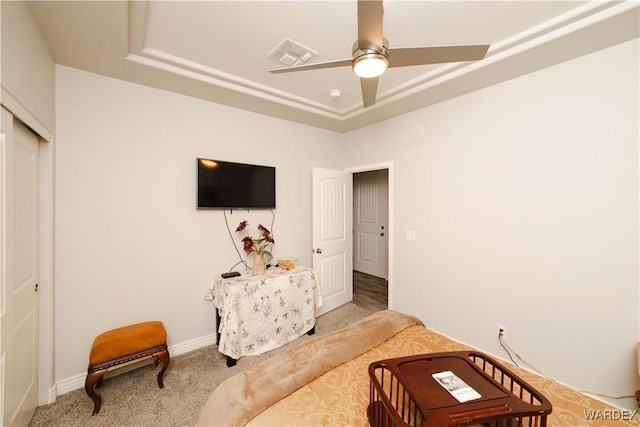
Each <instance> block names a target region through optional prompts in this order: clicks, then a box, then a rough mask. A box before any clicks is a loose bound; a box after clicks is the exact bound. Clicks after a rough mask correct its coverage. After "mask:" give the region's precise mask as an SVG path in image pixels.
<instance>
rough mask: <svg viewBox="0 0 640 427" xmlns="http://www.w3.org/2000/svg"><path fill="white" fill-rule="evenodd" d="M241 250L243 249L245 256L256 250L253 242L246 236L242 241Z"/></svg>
mask: <svg viewBox="0 0 640 427" xmlns="http://www.w3.org/2000/svg"><path fill="white" fill-rule="evenodd" d="M242 249H244V251H245V252H246V253H247V255H248V254H250V253H251V252H252V251H254V250H255V249H256V245H255V242H254V241H253V239H252V238H251V237H249V236H247V237H245V238H244V239H242Z"/></svg>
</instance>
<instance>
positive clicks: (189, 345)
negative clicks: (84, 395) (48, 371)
mask: <svg viewBox="0 0 640 427" xmlns="http://www.w3.org/2000/svg"><path fill="white" fill-rule="evenodd" d="M214 344H216V334H211V335H205V336H203V337H200V338H196V339H194V340H191V341H187V342H183V343H180V344H176V345H172V346H169V354H170V355H171V356H172V357H173V356H180V355H181V354H185V353H189V352H190V351H194V350H197V349H199V348H202V347H206V346H208V345H214ZM169 366H171V365H169ZM86 377H87V374H86V372H85V373H82V374H78V375H74V376H72V377H69V378H66V379H63V380H60V381H57V382H56V384H55V385H54V386H53V388H52V389H50V390H49V396H48V398H47V404H51V403H54V402H55V401H56V399H57V398H58V396H61V395H63V394H65V393H69V392H70V391H74V390H78V389H80V388H84V380H85V378H86Z"/></svg>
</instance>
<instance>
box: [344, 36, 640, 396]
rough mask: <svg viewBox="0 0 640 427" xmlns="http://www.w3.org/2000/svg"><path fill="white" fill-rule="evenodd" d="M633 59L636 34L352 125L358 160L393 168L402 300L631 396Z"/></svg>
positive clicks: (559, 370) (490, 346) (579, 380)
mask: <svg viewBox="0 0 640 427" xmlns="http://www.w3.org/2000/svg"><path fill="white" fill-rule="evenodd" d="M638 63H639V58H638V40H635V41H632V42H628V43H625V44H622V45H619V46H616V47H613V48H610V49H607V50H604V51H600V52H597V53H594V54H592V55H589V56H586V57H582V58H579V59H576V60H573V61H570V62H567V63H563V64H560V65H558V66H555V67H552V68H548V69H545V70H542V71H540V72H537V73H534V74H530V75H527V76H524V77H521V78H518V79H515V80H512V81H508V82H506V83H503V84H500V85H496V86H493V87H490V88H487V89H484V90H481V91H478V92H475V93H472V94H469V95H466V96H463V97H460V98H457V99H453V100H450V101H447V102H443V103H441V104H439V105H435V106H432V107H429V108H425V109H423V110H421V111H417V112H414V113H411V114H407V115H404V116H402V117H399V118H396V119H393V120H388V121H386V122H384V123H380V124H378V125H374V126H370V127H368V128H364V129H361V130H358V131H355V132H352V133H350V134H349V135H347V138H348V144H347V146H348V151H347V152H348V157H347V158H348V161H349V163H350V164H353V165H359V164H368V163H376V162H383V161H392V162H393V165H394V182H395V185H394V188H393V189H392V191H393V197H394V200H395V205H394V218H395V220H394V223H393V224H391V227H392V229H393V230H394V235H395V240H394V242H393V244H394V251H395V257H394V260H393V261H394V272H395V273H394V276H393V277H392V281H393V285H394V294H393V300H394V308H395V309H398V310H400V311H405V312H409V313H412V314H415V315H417V316H419V317H420V318H422V319H423V320H424V321H425V322H426V324H427V325H428V326H430V327H431V328H433V329H435V330H437V331H440V332H443V333H445V334H447V335H449V336H451V337H454V338H456V339H459V340H461V341H464V342H466V343H469V344H472V345H475V346H477V347H479V348H481V349H483V350H485V351H488V352H490V353H493V354H496V355H499V356H501V357H504V358H506V357H507V356H506V354H505V353H504V351H503V350H502V349H501V347H500V346H499V343H498V341H497V338H496V336H497V324H501V325H504V326H506V327H507V328H508V329H507V330H508V334H507V339H508V342H509V343H510V344H511V345H512V346H513V347H514V348H515V349H517V350H518V351H519V352H520V354H521V355H522V356H523V357H524V358H525V359H527V360H529V361H530V362H531V363H533V364H534V365H535V366H536V367H538V368H539V369H541V370H542V371H543V372H545V373H546V374H547V375H550V376H552V377H554V378H555V379H557V380H559V381H561V382H564V383H568V384H570V385H573V386H576V387H578V388H581V389H586V390H593V391H596V392H601V393H608V394H612V395H622V394H624V395H629V394H633V393H634V392H635V390H636V387H637V384H636V374H635V372H636V368H635V356H634V351H635V344H636V342H637V341H638V337H639V336H640V328H639V322H640V319H639V317H640V316H639V304H638V301H639V298H640V296H639V268H638V259H639V252H638V221H639V212H638V203H639V188H638V180H639V172H638V170H639V165H638V154H639V153H638V144H639V141H640V134H639V130H638V127H639V121H638V117H639V114H640V111H639V87H638V75H639V67H638ZM406 230H415V231H416V233H417V240H415V241H407V240H405V232H406ZM618 403H619V404H620V402H618ZM624 404H625V405H627V406H628V407H629V408H633V407H634V405H635V400H634V399H628V400H627V401H625V402H624Z"/></svg>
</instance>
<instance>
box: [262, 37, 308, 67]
mask: <svg viewBox="0 0 640 427" xmlns="http://www.w3.org/2000/svg"><path fill="white" fill-rule="evenodd" d="M316 56H318V53H317V52H314V51H312V50H311V49H309V48H308V47H306V46H303V45H301V44H300V43H296V42H294V41H292V40H289V39H284V40H283V41H282V43H280V44H279V45H278V47H276V48H275V49H273V51H272V52H271V53H270V54H269V56H268V58H269V59H271V60H273V61H276V62H280V63H282V64H285V65H287V66H289V67H295V66H297V65H301V64H304V63H305V62H307V61H308V60H310V59H311V58H315V57H316Z"/></svg>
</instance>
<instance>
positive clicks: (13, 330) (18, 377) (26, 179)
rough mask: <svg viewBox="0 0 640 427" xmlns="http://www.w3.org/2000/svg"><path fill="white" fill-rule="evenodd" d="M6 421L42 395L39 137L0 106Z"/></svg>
mask: <svg viewBox="0 0 640 427" xmlns="http://www.w3.org/2000/svg"><path fill="white" fill-rule="evenodd" d="M1 124H2V129H1V137H0V140H1V143H2V146H1V147H0V164H1V173H0V184H1V185H0V193H1V194H0V212H1V214H2V218H1V221H0V222H1V224H0V245H1V249H2V251H1V254H2V255H1V257H0V265H1V267H2V268H1V270H2V274H1V275H0V293H1V295H0V298H1V302H0V325H1V327H2V333H1V334H0V337H1V338H0V361H1V362H2V363H1V366H2V369H1V371H0V372H1V373H0V375H1V378H0V380H1V381H2V383H1V384H0V390H1V391H0V393H2V396H1V398H2V412H3V413H2V425H4V426H17V425H28V424H29V421H30V420H31V417H32V416H33V413H34V411H35V408H36V406H37V399H38V294H37V287H38V137H37V136H36V135H34V134H33V133H32V132H31V131H29V130H28V129H27V128H26V127H25V126H24V125H22V124H21V123H20V122H18V121H16V120H15V119H14V118H13V116H12V115H11V113H9V112H8V111H7V110H5V109H4V108H2V121H1Z"/></svg>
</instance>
